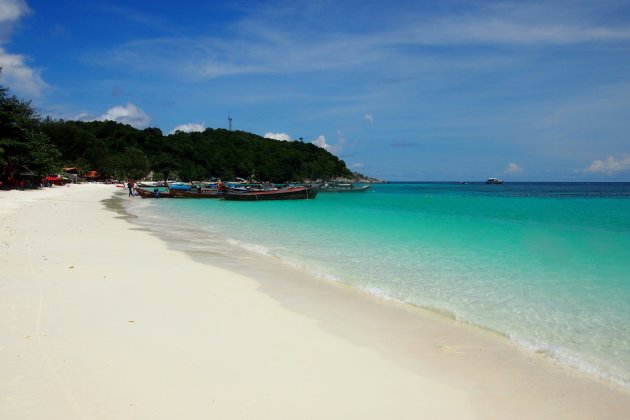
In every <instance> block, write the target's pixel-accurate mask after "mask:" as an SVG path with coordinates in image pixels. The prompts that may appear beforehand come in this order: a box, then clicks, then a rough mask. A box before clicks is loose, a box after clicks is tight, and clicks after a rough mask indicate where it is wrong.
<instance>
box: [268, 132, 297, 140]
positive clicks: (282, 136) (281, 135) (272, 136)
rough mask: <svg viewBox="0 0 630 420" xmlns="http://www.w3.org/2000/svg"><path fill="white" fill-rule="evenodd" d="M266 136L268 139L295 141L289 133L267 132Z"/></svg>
mask: <svg viewBox="0 0 630 420" xmlns="http://www.w3.org/2000/svg"><path fill="white" fill-rule="evenodd" d="M264 137H265V138H266V139H273V140H282V141H293V139H292V138H291V136H290V135H288V134H287V133H271V132H269V133H265V135H264Z"/></svg>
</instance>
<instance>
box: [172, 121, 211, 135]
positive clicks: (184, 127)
mask: <svg viewBox="0 0 630 420" xmlns="http://www.w3.org/2000/svg"><path fill="white" fill-rule="evenodd" d="M205 129H206V127H205V124H196V123H189V124H180V125H178V126H177V127H175V128H174V129H173V131H171V132H170V133H169V134H174V133H176V132H177V131H182V132H184V133H192V132H193V131H204V130H205Z"/></svg>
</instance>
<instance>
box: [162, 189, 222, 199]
mask: <svg viewBox="0 0 630 420" xmlns="http://www.w3.org/2000/svg"><path fill="white" fill-rule="evenodd" d="M170 194H171V195H172V196H173V198H192V199H197V198H222V197H223V196H224V195H225V193H224V192H223V191H201V192H198V191H193V190H190V191H182V190H179V191H177V190H171V191H170Z"/></svg>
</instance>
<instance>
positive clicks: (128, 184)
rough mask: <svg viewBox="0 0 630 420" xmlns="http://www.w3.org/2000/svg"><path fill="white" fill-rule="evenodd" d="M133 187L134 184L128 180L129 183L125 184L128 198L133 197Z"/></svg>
mask: <svg viewBox="0 0 630 420" xmlns="http://www.w3.org/2000/svg"><path fill="white" fill-rule="evenodd" d="M134 186H135V184H134V182H133V181H132V180H129V182H127V188H129V197H133V187H134Z"/></svg>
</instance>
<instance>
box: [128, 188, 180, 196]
mask: <svg viewBox="0 0 630 420" xmlns="http://www.w3.org/2000/svg"><path fill="white" fill-rule="evenodd" d="M135 190H136V193H137V195H139V196H140V197H142V198H174V196H173V195H172V194H171V193H170V192H168V191H149V190H145V189H143V188H136V189H135Z"/></svg>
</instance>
